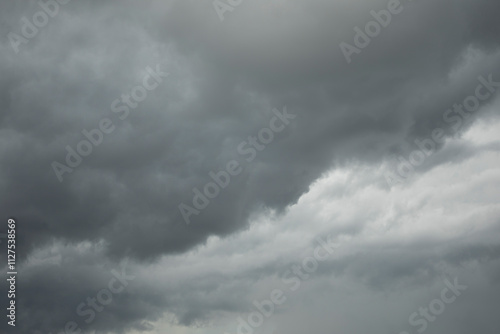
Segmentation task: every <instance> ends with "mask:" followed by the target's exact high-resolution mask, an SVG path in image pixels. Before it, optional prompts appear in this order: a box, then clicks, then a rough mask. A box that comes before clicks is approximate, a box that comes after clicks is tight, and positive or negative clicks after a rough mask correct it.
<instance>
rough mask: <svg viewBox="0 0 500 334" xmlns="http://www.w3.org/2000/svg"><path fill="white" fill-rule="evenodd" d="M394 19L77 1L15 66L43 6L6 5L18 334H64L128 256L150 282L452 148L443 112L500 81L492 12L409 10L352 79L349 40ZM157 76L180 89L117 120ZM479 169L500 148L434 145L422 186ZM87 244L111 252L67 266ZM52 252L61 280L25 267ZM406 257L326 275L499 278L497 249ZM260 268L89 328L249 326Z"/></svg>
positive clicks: (303, 6)
mask: <svg viewBox="0 0 500 334" xmlns="http://www.w3.org/2000/svg"><path fill="white" fill-rule="evenodd" d="M386 4H387V1H378V0H377V1H359V2H357V3H356V4H352V3H349V2H348V1H324V0H315V1H309V2H291V1H275V2H273V3H269V2H265V1H252V2H250V1H245V2H244V3H243V4H242V5H240V6H239V7H237V8H236V9H235V10H234V11H233V12H231V13H229V14H228V15H227V19H225V20H224V21H223V22H220V20H219V18H218V16H217V14H216V12H215V10H214V9H213V7H212V3H211V2H210V1H206V2H200V1H192V0H189V1H173V0H172V1H170V0H169V1H153V0H150V1H144V2H140V3H139V2H137V1H125V2H123V3H120V5H118V4H117V3H116V2H113V1H101V2H92V1H78V2H77V1H71V2H70V3H68V4H65V5H60V8H59V13H58V14H57V15H56V16H55V17H53V18H50V19H49V22H48V23H47V25H45V26H44V27H43V28H40V31H39V32H38V34H37V35H36V36H35V37H33V38H31V39H29V41H28V43H26V44H21V45H20V46H19V50H20V51H19V53H17V54H16V53H15V52H14V50H13V48H12V46H11V43H10V42H9V39H8V37H7V36H8V34H9V33H10V32H14V33H17V34H20V33H21V28H22V23H21V21H20V20H21V18H22V17H23V16H26V17H28V18H29V19H31V17H32V16H33V14H35V13H36V12H37V11H39V10H40V7H39V5H38V4H37V3H36V2H25V3H24V2H23V3H21V2H13V3H11V2H5V3H2V4H1V5H0V13H1V14H0V18H1V23H0V30H1V31H2V36H4V39H3V40H2V43H1V44H0V48H1V54H2V58H1V60H0V68H1V71H2V77H1V78H0V87H1V88H2V89H1V90H0V138H1V140H0V161H1V164H0V196H1V198H2V201H1V203H0V209H1V211H2V212H4V217H3V218H4V220H6V219H7V217H10V216H14V217H16V218H17V219H18V221H19V229H18V231H17V233H18V236H17V238H18V239H17V240H18V246H19V247H18V251H19V253H18V257H19V261H20V263H26V271H25V272H24V273H23V276H22V277H20V280H19V289H20V291H22V292H21V293H20V296H19V302H20V305H21V306H22V311H20V314H19V326H20V327H19V328H20V330H21V331H23V332H26V333H32V332H33V333H34V331H35V330H39V331H42V332H43V333H45V332H49V331H54V332H55V331H56V330H60V329H61V326H62V325H64V323H65V322H66V321H69V320H71V319H72V318H74V317H75V313H74V308H75V307H76V305H78V303H79V301H81V300H82V298H83V299H85V298H86V297H87V295H89V294H92V293H94V294H95V293H96V292H97V291H98V290H97V291H96V289H99V287H101V286H103V284H104V285H105V284H106V282H107V280H108V279H109V271H110V270H111V269H112V268H114V267H117V266H118V265H119V263H120V261H123V260H124V259H130V261H132V263H134V264H133V266H134V268H135V269H136V270H137V271H138V272H141V270H144V269H143V268H144V267H142V266H148V265H153V266H154V265H155V264H156V263H158V261H161V260H162V259H163V257H164V256H167V257H169V256H172V257H175V256H182V255H181V254H185V253H186V252H193V250H196V249H198V248H199V247H204V245H207V243H209V238H210V237H214V236H218V237H220V238H231V236H232V235H233V234H235V233H241V231H245V230H248V229H249V228H250V222H251V221H252V219H253V218H254V217H258V216H260V215H262V214H263V213H265V212H269V211H271V212H274V213H276V214H277V215H278V217H279V216H280V215H281V214H283V213H285V212H287V210H288V208H289V207H290V206H291V205H294V204H296V203H297V201H298V200H299V198H301V196H303V195H304V194H306V193H307V192H308V191H309V190H310V189H311V187H312V185H313V184H314V182H315V181H317V180H318V179H319V178H320V177H322V176H324V175H325V173H327V172H328V171H329V170H331V169H332V168H333V169H336V168H339V169H341V168H345V167H346V166H347V167H349V166H358V165H363V166H369V167H368V168H371V167H373V166H377V165H378V164H383V163H385V162H387V161H391V157H393V156H394V155H403V156H407V155H408V154H409V153H410V152H412V151H413V150H414V149H415V145H414V144H413V141H414V140H415V139H417V138H419V139H421V138H426V137H429V136H430V134H431V133H432V130H433V129H434V128H437V127H442V128H443V129H445V131H446V134H447V136H449V138H452V136H454V135H456V133H455V132H453V131H452V130H450V127H449V124H448V123H446V122H445V121H444V120H443V113H444V112H445V111H446V110H447V109H448V108H450V107H451V106H452V105H453V104H454V103H460V102H462V101H463V99H464V98H465V97H466V96H468V95H471V94H473V93H474V89H475V87H476V86H477V84H478V81H477V78H478V76H480V75H482V76H484V77H487V76H488V75H490V74H491V75H492V76H493V78H495V80H497V81H500V71H499V70H498V69H499V68H500V67H499V66H498V65H499V62H500V54H499V52H498V51H499V41H498V38H497V36H498V35H499V32H500V31H499V30H500V24H499V23H498V20H497V17H496V13H498V12H500V5H499V4H496V3H494V2H491V1H487V0H480V1H474V2H470V1H465V0H464V1H451V0H440V1H434V2H430V1H414V2H412V3H407V2H404V3H403V4H404V7H405V9H404V11H403V12H402V13H401V14H398V16H396V17H394V19H393V21H392V22H391V23H390V25H389V26H388V27H387V28H384V29H383V31H382V32H381V34H380V35H379V36H377V37H376V38H374V39H373V40H372V42H371V43H370V45H369V46H368V47H367V48H366V49H363V50H362V52H361V53H360V54H359V55H354V56H353V61H352V63H351V64H347V62H346V60H345V59H344V56H343V54H342V52H341V50H340V48H339V44H340V43H341V42H343V41H345V42H348V43H352V40H353V37H354V31H353V28H354V27H355V26H360V27H362V26H364V24H366V22H368V21H369V20H371V17H370V14H369V12H370V10H380V9H383V8H384V7H385V6H386ZM157 65H158V66H160V67H161V69H162V70H163V71H165V72H169V74H170V75H169V76H168V77H167V78H165V79H164V81H163V82H162V83H161V84H160V85H159V87H158V88H156V89H155V90H154V91H150V92H149V93H148V97H147V98H146V99H145V100H144V101H143V102H141V103H140V105H139V106H138V107H137V108H135V109H131V110H130V114H129V116H128V117H127V118H126V119H125V120H121V119H120V118H119V115H120V114H117V113H114V112H113V111H112V110H111V105H112V103H113V101H115V100H116V99H120V97H121V95H122V94H127V93H129V92H130V91H131V90H132V89H133V87H135V86H137V85H140V84H141V83H142V81H143V78H144V75H145V73H146V68H147V67H148V66H149V67H152V68H156V66H157ZM495 103H496V95H495V96H492V98H491V99H490V100H488V101H486V102H485V103H484V104H483V105H482V107H481V109H480V110H479V111H478V112H477V113H476V114H475V115H474V117H473V118H472V119H471V121H470V123H468V124H467V126H464V127H463V128H461V129H460V133H462V132H465V131H467V130H468V129H470V127H471V126H474V124H476V122H477V121H480V120H483V119H486V120H491V121H492V122H493V121H495V120H496V119H497V118H498V109H497V108H496V107H495V106H497V104H495ZM285 106H286V108H287V110H288V111H289V112H290V113H292V114H294V115H296V118H295V119H294V121H293V122H292V123H291V124H290V125H289V126H287V127H286V129H285V130H284V131H283V132H281V133H278V134H276V138H275V139H274V140H273V141H272V142H271V143H270V144H269V145H268V146H267V147H266V149H265V150H264V151H262V152H259V154H258V156H257V157H256V159H255V160H254V161H252V162H251V163H246V162H245V161H244V157H243V156H241V155H240V154H238V151H237V147H238V145H239V144H240V143H241V142H242V141H244V140H247V138H248V136H252V135H255V134H256V133H258V132H259V130H260V129H262V128H263V127H266V126H268V124H269V121H270V119H271V118H272V117H273V112H272V109H273V108H277V109H279V110H283V108H284V107H285ZM106 117H107V118H109V119H111V120H112V122H113V124H114V125H115V126H116V129H115V130H114V132H113V133H111V134H109V135H105V136H104V139H103V142H102V144H100V145H99V146H98V147H94V150H93V152H92V154H91V155H89V156H88V157H85V158H84V160H83V162H82V164H81V165H79V166H78V167H77V168H75V170H74V171H73V172H72V173H68V174H64V176H63V177H64V181H63V182H62V183H61V182H59V181H58V179H57V177H56V175H55V173H54V171H53V169H52V167H51V164H52V162H53V161H58V162H61V163H63V162H64V159H65V156H66V150H65V147H66V146H67V145H69V146H71V147H72V148H76V145H77V143H78V142H79V141H80V140H82V139H84V136H83V135H82V133H81V132H82V130H90V129H94V128H96V127H97V126H98V124H99V121H100V120H101V119H103V118H106ZM460 133H459V134H460ZM481 152H498V145H497V144H488V145H479V144H477V145H476V144H470V143H469V144H463V143H458V144H456V143H455V144H451V145H450V146H445V147H440V151H439V152H437V153H436V154H435V156H433V157H432V159H429V161H427V162H426V164H425V165H423V166H422V167H421V168H420V169H418V170H417V172H418V173H417V176H418V177H420V176H425V175H426V174H427V173H429V172H432V171H433V170H435V169H437V168H439V167H440V166H443V165H446V164H448V163H457V164H458V163H459V162H460V161H468V160H470V159H472V158H473V157H474V156H476V155H478V154H480V153H481ZM232 159H236V160H238V161H240V162H241V163H242V166H243V167H244V170H243V172H242V173H241V174H240V175H238V176H237V177H234V178H233V179H232V181H231V183H230V185H229V186H228V187H227V188H226V189H224V190H223V191H222V192H221V194H220V195H219V196H217V197H216V198H215V199H213V200H211V202H210V205H209V206H208V207H207V208H206V209H205V210H202V212H201V213H200V214H199V215H197V216H193V217H192V223H191V224H190V225H187V224H185V222H184V220H183V218H182V216H181V214H180V212H179V208H178V205H179V204H180V203H186V204H190V205H192V198H193V191H192V189H193V188H194V187H198V188H202V187H203V186H204V185H205V184H206V183H207V182H209V181H210V177H209V172H211V171H214V172H217V171H219V170H222V169H223V168H224V167H225V166H226V164H227V162H228V161H230V160H232ZM370 166H371V167H370ZM373 168H375V167H373ZM381 180H382V179H381ZM377 181H378V182H379V183H378V185H380V184H382V183H383V182H382V181H380V180H377ZM358 182H359V183H356V184H355V185H353V186H351V188H342V187H340V188H339V190H338V191H336V192H333V193H331V194H328V195H327V196H331V197H329V198H338V197H342V196H347V195H346V193H344V192H340V191H346V192H348V193H350V192H352V193H356V192H357V190H358V189H360V188H364V187H365V186H366V184H367V183H369V182H373V180H372V179H370V178H368V179H367V180H361V181H359V180H358ZM383 187H385V185H384V186H383ZM408 187H410V185H408ZM340 189H342V190H340ZM485 197H487V196H485ZM483 200H484V201H486V199H483ZM367 219H368V217H367ZM296 224H307V221H306V222H304V221H303V222H296ZM366 224H368V223H367V222H365V221H363V220H356V219H353V220H352V221H351V222H350V224H346V225H345V226H342V227H338V230H337V232H338V233H340V231H342V232H346V231H348V232H349V233H352V234H354V235H356V234H359V233H362V231H364V228H365V227H366ZM318 233H320V231H318ZM87 243H88V244H90V245H103V246H102V248H99V249H98V250H92V249H87V250H85V251H84V252H83V253H74V252H75V249H78V247H81V245H87ZM495 243H497V244H498V239H496V240H493V241H492V244H493V245H494V244H495ZM50 245H56V246H54V247H55V251H56V252H57V253H59V254H61V255H62V259H63V260H62V261H63V263H61V264H60V265H50V266H46V267H45V266H43V267H34V268H33V264H32V263H31V264H30V261H29V257H30V256H32V255H33V254H37V253H38V252H40V251H41V250H44V249H47V247H50ZM79 245H80V246H79ZM252 246H253V245H250V246H249V247H248V249H247V253H251V252H252ZM418 247H421V244H419V245H418ZM411 250H412V248H411V247H409V248H408V250H407V252H405V253H404V254H401V253H399V252H400V250H398V252H397V253H396V254H394V255H392V254H387V253H384V252H381V253H375V254H373V255H372V256H373V257H376V258H370V257H367V258H365V259H364V260H359V259H358V257H356V256H359V255H353V257H346V258H345V259H344V260H342V261H339V262H336V263H335V264H334V265H333V268H340V269H338V270H341V272H343V274H344V275H351V276H353V277H357V278H358V279H359V280H361V281H364V283H365V284H366V285H367V286H371V287H372V288H373V289H381V290H383V289H384V286H385V285H388V286H391V282H392V281H391V279H390V278H392V279H393V280H396V281H397V280H398V279H399V278H400V277H402V276H411V277H418V273H419V270H430V269H429V268H432V267H433V265H434V264H435V263H436V262H438V261H439V260H440V259H441V260H443V261H446V262H449V263H451V264H452V265H453V266H459V265H460V261H461V260H463V259H464V258H467V257H468V256H470V258H471V260H474V259H482V258H487V259H488V261H490V260H491V262H492V263H496V264H497V262H494V261H498V260H497V259H498V249H497V248H493V250H491V251H486V249H484V248H482V246H481V244H480V242H479V241H478V244H472V245H470V246H469V247H458V246H457V248H450V249H447V251H446V252H445V253H446V254H444V255H443V254H441V253H440V255H439V256H436V257H432V256H430V255H429V254H426V253H419V254H418V255H415V257H412V255H411ZM230 251H233V252H234V251H236V250H234V249H231V250H230ZM447 252H449V254H448V253H447ZM427 256H430V258H431V259H432V260H429V261H430V262H431V263H427V262H426V258H427ZM207 257H208V258H209V256H207ZM384 262H389V263H388V264H387V266H384ZM261 267H262V268H252V270H248V271H243V272H242V273H241V274H240V276H239V277H238V279H237V280H236V281H237V283H235V284H234V286H233V287H231V284H232V283H231V278H234V276H231V275H229V276H228V275H222V274H220V275H216V274H214V273H212V274H211V276H207V277H206V278H204V279H203V280H202V281H199V282H196V283H194V282H191V281H189V280H188V282H186V285H184V286H182V288H180V289H179V291H177V290H176V289H174V288H171V289H167V291H165V290H163V289H160V286H161V285H160V284H159V283H158V282H152V281H150V280H148V279H144V280H139V279H138V280H136V281H135V282H134V283H135V287H134V285H131V287H130V289H127V291H126V292H125V293H124V294H120V295H119V296H117V299H116V301H115V303H113V304H112V305H110V306H109V310H106V312H103V313H102V317H101V318H100V319H98V320H96V321H95V322H93V323H92V324H89V325H88V327H85V328H88V329H89V330H101V331H103V332H104V331H110V332H116V333H119V332H121V331H126V330H129V329H131V328H135V329H137V330H139V329H141V328H142V329H148V328H150V327H149V326H150V325H148V323H146V322H145V321H152V322H154V321H156V320H157V319H159V318H161V316H162V314H163V312H165V311H168V312H170V313H172V314H174V315H176V316H177V317H178V322H179V323H180V324H185V325H192V324H194V323H196V322H197V321H200V322H204V321H205V322H209V321H210V320H211V319H213V318H214V317H217V312H233V311H243V310H244V309H245V307H246V306H243V305H242V303H241V302H240V301H239V299H238V298H236V296H238V297H240V296H241V297H242V298H245V297H244V296H245V295H246V292H247V290H245V287H247V286H248V285H252V284H253V283H254V282H255V281H258V280H259V279H260V278H262V277H267V276H269V275H272V274H274V273H275V272H276V271H277V269H276V268H277V267H278V268H279V265H278V264H277V263H276V262H273V261H271V262H270V263H267V264H261ZM141 268H142V269H141ZM422 268H427V269H422ZM488 268H490V269H491V268H495V265H491V267H488ZM322 270H325V273H324V274H325V275H330V274H332V275H333V273H334V272H335V270H334V269H331V270H332V271H328V270H327V269H322ZM491 270H492V271H493V272H495V271H494V270H495V269H491ZM434 274H435V275H437V273H433V274H432V275H434ZM492 275H493V274H492ZM496 275H497V276H498V272H496ZM186 280H187V278H186ZM495 282H496V281H495ZM148 283H151V284H150V285H148ZM164 284H165V285H168V284H169V283H168V282H166V283H164ZM228 286H229V288H228ZM155 289H158V290H155ZM248 289H250V288H248ZM221 290H224V293H223V292H222V291H221ZM157 291H162V293H165V295H163V296H159V295H158V292H157ZM207 291H217V292H220V295H217V294H215V293H213V294H209V293H208V292H207ZM242 291H243V292H242ZM207 293H208V295H206V294H207ZM231 294H232V295H233V297H231ZM240 294H241V295H240ZM248 294H249V295H250V292H248ZM2 298H3V297H2ZM4 325H5V324H4V323H2V324H1V325H0V326H4ZM2 328H4V327H2ZM83 328H84V327H82V329H83ZM346 328H347V327H346ZM484 328H485V330H487V328H488V325H485V327H484ZM5 330H7V329H5ZM280 330H286V329H280ZM386 330H387V329H386Z"/></svg>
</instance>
